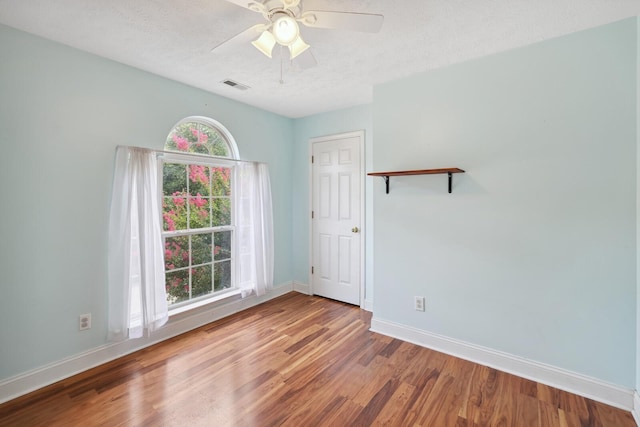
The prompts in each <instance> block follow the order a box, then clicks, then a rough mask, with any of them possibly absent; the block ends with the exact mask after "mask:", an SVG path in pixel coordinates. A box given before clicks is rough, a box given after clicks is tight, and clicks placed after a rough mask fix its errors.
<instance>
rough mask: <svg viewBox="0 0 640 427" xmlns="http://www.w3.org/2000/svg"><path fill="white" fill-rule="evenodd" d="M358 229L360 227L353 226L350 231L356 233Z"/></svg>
mask: <svg viewBox="0 0 640 427" xmlns="http://www.w3.org/2000/svg"><path fill="white" fill-rule="evenodd" d="M358 231H360V229H359V228H358V227H353V228H352V229H351V232H352V233H357V232H358Z"/></svg>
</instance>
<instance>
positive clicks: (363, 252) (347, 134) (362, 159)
mask: <svg viewBox="0 0 640 427" xmlns="http://www.w3.org/2000/svg"><path fill="white" fill-rule="evenodd" d="M354 137H357V138H358V139H359V140H360V143H359V145H360V224H361V225H360V233H358V234H359V235H360V308H361V309H364V308H365V307H364V304H365V279H366V278H365V272H366V269H365V265H364V264H365V260H366V257H365V255H366V241H365V234H366V233H365V231H366V224H365V207H366V206H365V197H366V192H365V175H366V174H365V172H366V169H367V166H366V164H365V163H366V156H365V152H364V149H365V143H364V142H365V139H364V138H365V131H364V129H362V130H357V131H353V132H345V133H338V134H333V135H326V136H318V137H314V138H309V143H308V147H307V161H308V163H307V164H308V165H309V200H308V209H307V218H308V219H309V227H308V228H309V230H308V233H309V271H308V272H307V274H308V277H309V293H310V294H311V295H314V292H313V275H312V274H311V266H312V265H313V222H312V219H311V211H312V210H313V165H312V164H311V156H312V155H313V144H314V143H317V142H327V141H333V140H336V139H345V138H354Z"/></svg>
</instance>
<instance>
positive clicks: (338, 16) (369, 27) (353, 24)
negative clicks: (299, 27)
mask: <svg viewBox="0 0 640 427" xmlns="http://www.w3.org/2000/svg"><path fill="white" fill-rule="evenodd" d="M383 21H384V16H383V15H377V14H373V13H354V12H334V11H322V10H310V11H307V12H304V13H303V14H302V15H301V16H300V22H302V23H303V24H304V25H306V26H307V27H312V28H332V29H341V30H353V31H362V32H365V33H377V32H378V31H380V28H381V27H382V22H383Z"/></svg>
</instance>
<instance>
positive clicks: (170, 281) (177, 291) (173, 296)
mask: <svg viewBox="0 0 640 427" xmlns="http://www.w3.org/2000/svg"><path fill="white" fill-rule="evenodd" d="M166 288H167V301H168V302H169V304H175V303H177V302H180V301H186V300H188V299H189V270H179V271H173V272H169V273H167V274H166Z"/></svg>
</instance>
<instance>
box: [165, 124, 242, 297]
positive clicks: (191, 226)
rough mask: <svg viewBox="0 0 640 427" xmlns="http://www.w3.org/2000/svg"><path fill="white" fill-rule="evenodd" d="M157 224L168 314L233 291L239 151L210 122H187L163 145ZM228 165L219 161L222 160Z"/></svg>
mask: <svg viewBox="0 0 640 427" xmlns="http://www.w3.org/2000/svg"><path fill="white" fill-rule="evenodd" d="M165 150H166V151H174V152H179V153H185V154H187V153H188V154H195V155H194V156H184V155H182V154H178V153H176V154H175V155H174V154H171V153H165V154H164V155H162V156H161V158H160V159H161V162H162V163H161V164H162V222H163V232H162V238H163V245H164V262H165V276H166V282H165V285H166V290H167V302H168V303H169V308H170V309H172V308H177V307H181V306H185V305H190V304H191V303H194V302H196V301H198V302H199V301H201V300H205V299H208V298H210V297H211V296H213V295H218V294H221V293H225V292H229V291H232V290H236V289H237V286H236V284H235V272H234V264H235V259H236V256H235V250H236V245H235V239H236V224H235V216H234V210H235V206H236V202H235V199H234V198H235V191H234V185H235V183H234V179H235V178H234V177H235V174H234V170H235V166H236V163H237V162H235V161H234V160H233V159H237V158H238V149H237V146H236V143H235V141H234V139H233V137H232V136H231V134H230V133H229V132H228V131H227V130H226V129H225V128H224V126H222V125H221V124H220V123H218V122H216V121H215V120H212V119H209V118H206V117H187V118H186V119H183V120H181V121H180V122H178V123H177V124H176V125H175V126H174V127H173V129H172V130H171V132H170V133H169V135H168V136H167V140H166V143H165ZM225 157H226V158H227V159H224V158H225Z"/></svg>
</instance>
